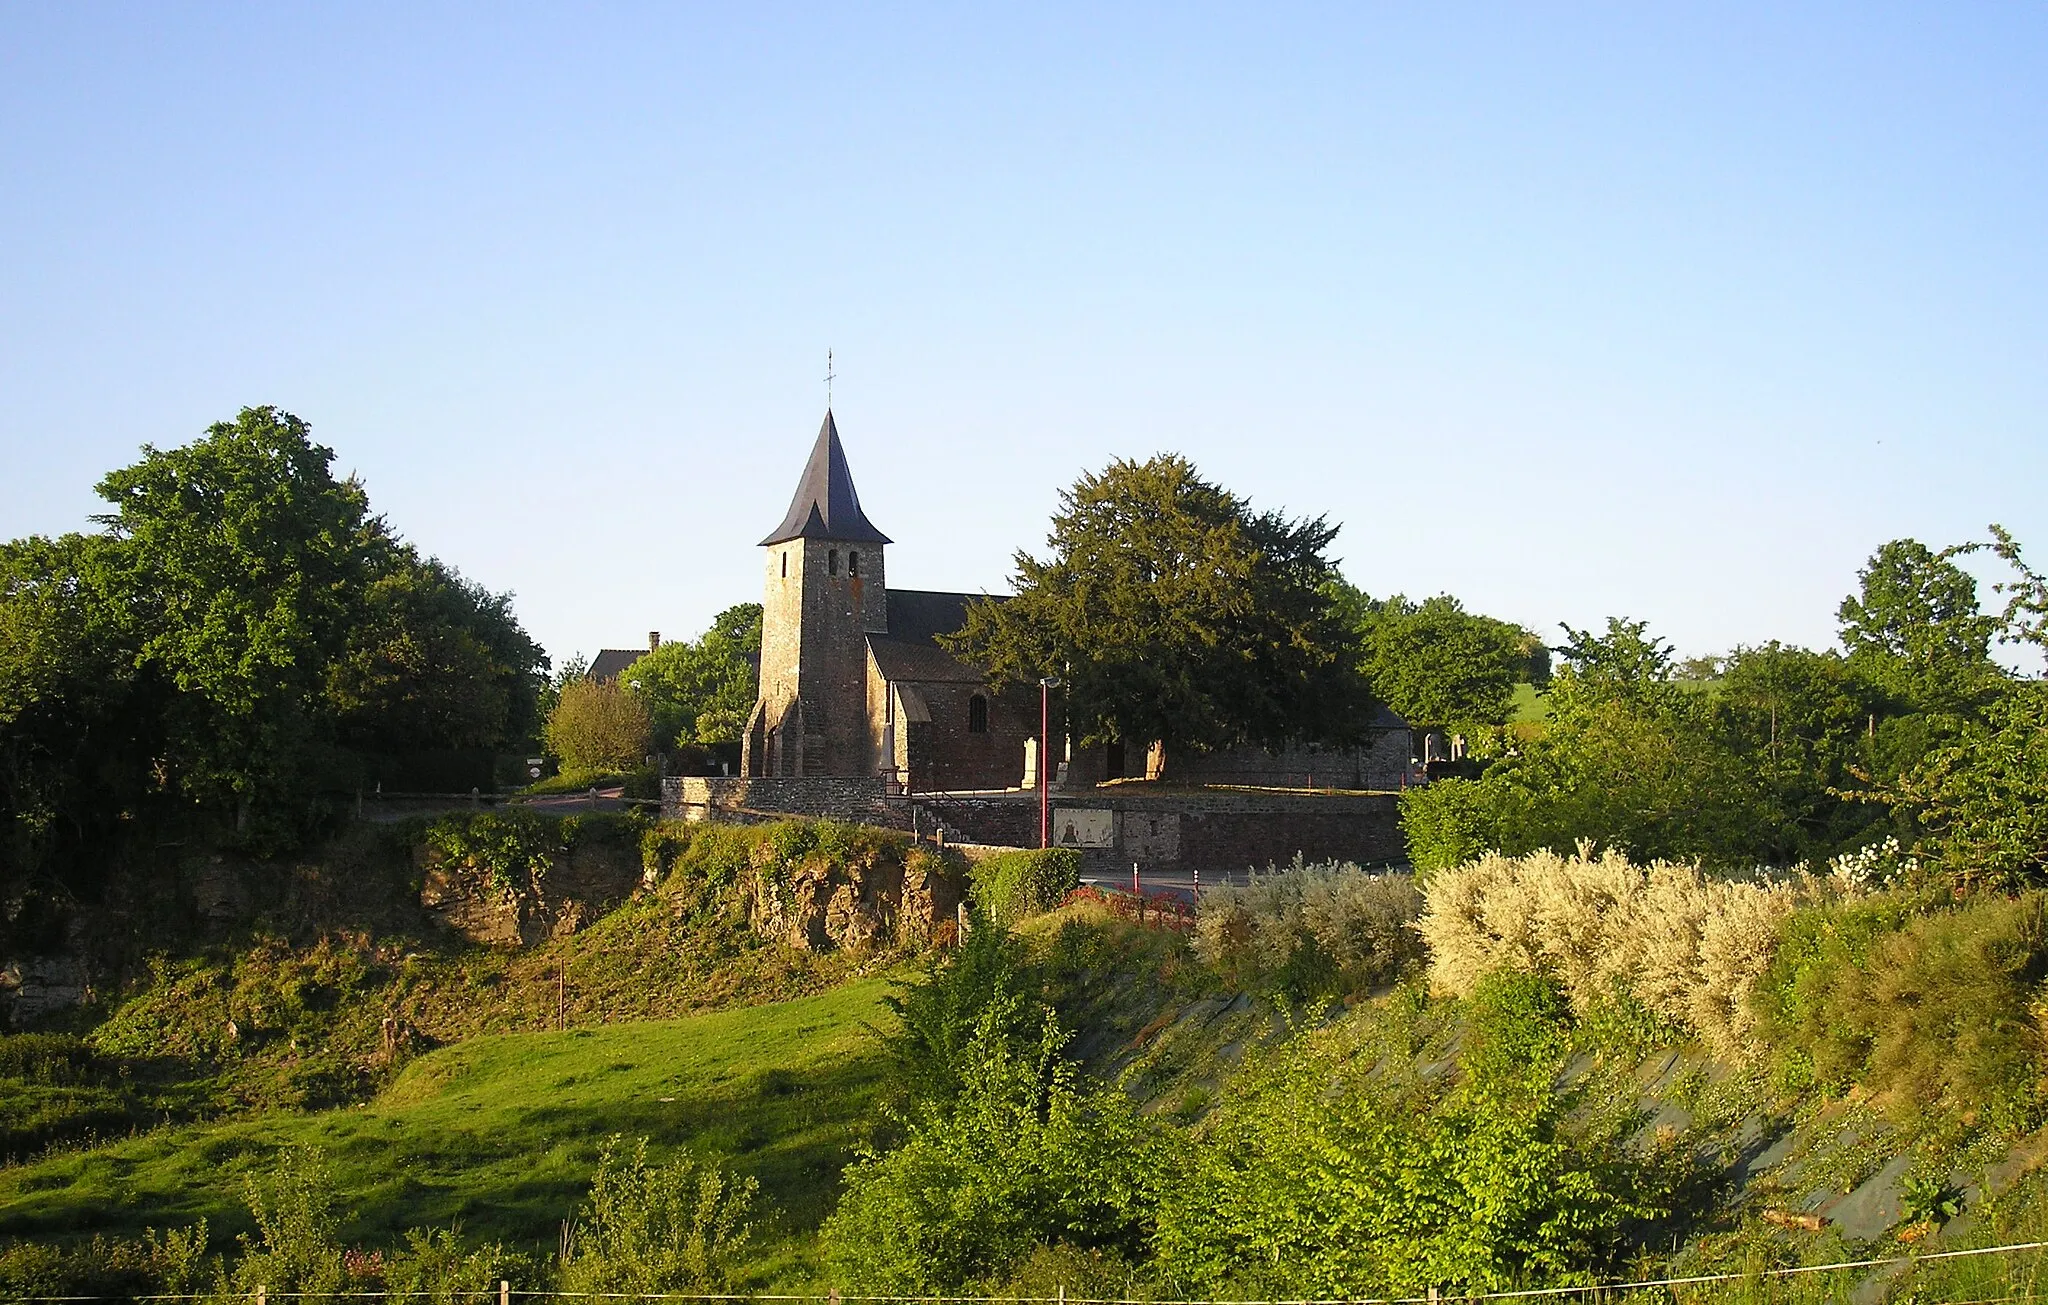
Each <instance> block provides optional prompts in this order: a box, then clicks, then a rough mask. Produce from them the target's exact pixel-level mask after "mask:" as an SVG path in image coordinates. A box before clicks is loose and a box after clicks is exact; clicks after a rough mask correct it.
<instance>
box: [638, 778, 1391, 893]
mask: <svg viewBox="0 0 2048 1305" xmlns="http://www.w3.org/2000/svg"><path fill="white" fill-rule="evenodd" d="M913 804H914V805H915V806H916V808H917V810H918V815H919V821H918V823H919V824H920V825H921V826H922V827H924V828H926V829H930V828H932V827H933V826H934V824H935V823H936V822H937V821H943V822H944V823H945V824H946V825H947V826H949V827H951V828H952V829H954V830H957V831H959V832H960V833H961V834H964V835H965V836H966V837H967V838H968V839H969V840H971V841H973V842H976V843H986V844H994V845H999V846H1005V847H1035V846H1037V844H1038V801H1037V798H1036V797H1035V795H1033V794H1029V793H1016V794H989V795H986V796H980V797H959V796H950V795H949V796H919V797H915V798H912V799H905V798H902V797H891V796H890V795H889V794H888V792H887V786H886V785H885V784H884V782H883V781H882V780H881V779H880V778H879V777H877V778H873V779H868V778H861V779H833V778H808V779H806V778H787V779H744V778H740V777H737V776H735V777H729V778H728V777H710V778H700V777H695V776H682V777H672V778H670V779H668V780H667V781H665V783H664V787H663V804H662V814H663V815H664V816H665V817H667V818H669V819H672V820H763V819H773V818H775V817H777V816H811V817H827V818H831V819H835V820H851V821H858V822H861V823H864V824H873V825H882V826H885V827H887V828H892V829H908V828H910V827H911V821H912V815H911V809H912V806H913ZM1052 814H1053V830H1054V837H1055V841H1060V840H1062V839H1063V838H1064V837H1065V832H1066V831H1067V830H1068V828H1069V827H1072V828H1074V829H1076V830H1078V831H1080V832H1079V833H1078V835H1077V836H1076V838H1075V841H1074V843H1073V844H1070V845H1076V846H1078V849H1079V850H1080V852H1081V858H1082V865H1083V867H1084V868H1085V869H1086V870H1087V871H1088V872H1089V873H1091V874H1105V875H1120V874H1123V873H1127V872H1128V871H1129V869H1130V866H1131V863H1132V862H1133V861H1136V862H1138V863H1139V865H1140V866H1141V867H1142V868H1144V869H1147V870H1177V871H1188V870H1195V869H1199V870H1201V871H1202V872H1204V873H1207V874H1219V875H1220V874H1226V873H1227V874H1241V873H1242V872H1244V871H1245V870H1247V869H1254V868H1256V869H1263V868H1265V867H1266V866H1268V865H1285V864H1286V863H1288V862H1289V861H1291V860H1293V859H1294V857H1295V856H1296V855H1300V856H1302V857H1305V858H1307V859H1308V860H1311V861H1323V860H1343V861H1356V862H1359V863H1360V864H1387V863H1395V862H1400V861H1403V860H1405V859H1406V856H1407V848H1406V845H1405V843H1404V841H1403V839H1402V836H1401V822H1400V808H1399V805H1398V801H1397V799H1396V798H1395V797H1394V796H1393V795H1392V794H1346V795H1333V794H1308V793H1304V794H1299V795H1294V794H1276V793H1205V792H1187V793H1128V794H1127V793H1118V792H1116V791H1114V790H1113V789H1107V790H1095V791H1090V792H1084V793H1063V794H1056V795H1055V796H1054V798H1053V802H1052Z"/></svg>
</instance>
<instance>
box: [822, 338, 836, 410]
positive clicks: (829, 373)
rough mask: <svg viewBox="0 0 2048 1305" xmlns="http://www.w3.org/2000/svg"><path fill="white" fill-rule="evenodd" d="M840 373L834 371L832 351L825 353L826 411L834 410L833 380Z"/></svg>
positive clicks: (828, 350)
mask: <svg viewBox="0 0 2048 1305" xmlns="http://www.w3.org/2000/svg"><path fill="white" fill-rule="evenodd" d="M838 374H839V373H837V372H835V371H833V370H832V351H831V350H830V349H827V350H826V351H825V411H827V412H830V411H831V410H832V380H833V378H834V377H836V376H837V375H838Z"/></svg>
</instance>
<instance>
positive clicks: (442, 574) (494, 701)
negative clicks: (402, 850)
mask: <svg viewBox="0 0 2048 1305" xmlns="http://www.w3.org/2000/svg"><path fill="white" fill-rule="evenodd" d="M357 602H358V612H359V615H358V616H357V618H356V620H355V622H354V623H353V626H352V628H351V629H350V631H349V635H348V641H347V643H346V645H345V646H344V647H343V649H342V651H341V653H340V654H339V655H338V656H336V657H335V658H334V660H332V661H330V662H328V663H327V676H326V685H325V695H326V699H327V706H328V708H329V709H330V710H331V711H332V712H333V714H334V717H335V722H336V725H337V728H338V731H339V737H340V739H341V740H342V741H343V742H344V743H346V744H348V745H350V746H352V747H356V748H360V749H362V750H365V751H369V752H376V753H385V754H402V753H406V752H414V751H423V750H428V749H435V748H497V747H503V746H506V745H509V744H514V743H517V742H518V741H520V740H521V739H525V738H530V737H532V736H533V733H534V731H535V729H536V727H537V726H538V724H539V721H538V719H537V718H536V717H535V715H534V701H535V698H536V695H537V693H538V691H539V686H540V683H541V676H542V673H543V671H544V668H545V667H546V665H547V657H546V655H545V654H544V653H542V652H541V649H540V646H539V645H538V644H536V643H534V642H533V640H532V639H530V638H529V637H527V634H526V631H525V630H524V629H522V628H521V627H520V625H519V622H518V620H517V618H516V617H514V616H513V614H512V599H511V595H510V594H493V593H491V592H489V591H488V590H486V589H484V588H483V587H482V586H480V585H477V584H474V583H472V582H471V581H469V580H466V579H464V578H463V577H462V576H461V575H460V574H459V573H457V572H456V571H455V570H454V569H453V568H452V567H449V566H446V565H444V564H443V563H441V562H439V561H436V560H434V559H432V558H426V559H422V558H420V557H419V556H418V555H417V554H416V553H414V552H413V550H412V549H410V548H400V549H398V550H396V551H395V553H394V556H393V558H392V559H391V563H390V565H389V569H388V570H386V571H385V573H384V574H382V575H379V576H378V577H377V578H376V579H374V580H372V581H371V582H370V583H369V584H368V585H367V586H365V587H364V589H363V591H362V593H361V594H360V595H359V597H358V599H357Z"/></svg>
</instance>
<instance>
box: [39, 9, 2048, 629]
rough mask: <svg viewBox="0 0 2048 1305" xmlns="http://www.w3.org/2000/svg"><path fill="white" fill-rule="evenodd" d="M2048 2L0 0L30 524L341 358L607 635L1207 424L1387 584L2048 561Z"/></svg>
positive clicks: (350, 434)
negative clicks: (834, 421)
mask: <svg viewBox="0 0 2048 1305" xmlns="http://www.w3.org/2000/svg"><path fill="white" fill-rule="evenodd" d="M2044 232H2048V8H2043V7H2041V6H2038V5H2021V4H1997V5H1991V4H1956V3H1951V4H1941V5H1926V6H1920V7H1889V6H1883V5H1874V4H1861V5H1854V6H1850V5H1841V6H1830V5H1822V4H1811V5H1800V6H1785V5H1761V4H1759V5H1750V6H1741V5H1734V4H1724V5H1717V6H1712V7H1686V6H1681V5H1662V4H1660V5H1652V6H1645V5H1622V4H1615V5H1610V6H1591V5H1562V4H1556V5H1551V4H1515V5H1501V6H1459V5H1427V6H1425V5H1411V6H1404V7H1391V6H1386V7H1382V6H1368V5H1344V6H1333V7H1328V8H1310V7H1287V6H1277V5H1261V6H1256V7H1253V6H1244V7H1238V8H1225V7H1215V6H1199V5H1174V6H1160V7H1138V6H1117V7H1106V6H1102V5H1081V6H1072V7H1060V6H1055V5H1050V4H1036V5H1031V6H1022V7H1016V8H1008V9H1005V8H999V7H996V6H951V7H944V8H940V7H933V8H928V9H918V8H907V7H888V8H879V7H878V8H862V7H858V6H847V5H832V6H819V7H790V6H773V5H747V6H738V5H722V6H703V7H695V8H692V7H686V6H682V5H674V4H662V5H646V6H634V5H623V4H614V5H573V6H571V5H563V6H554V7H526V6H517V5H511V4H492V5H482V4H475V5H459V6H458V5H434V4H420V3H408V4H404V5H390V6H381V7H380V6H377V5H373V4H353V5H347V6H310V5H280V4H262V5H255V4H252V5H248V6H222V5H202V4H189V5H178V6H166V5H133V6H126V5H111V4H100V5H93V4H76V5H51V4H40V3H36V4H28V3H8V4H4V5H0V532H4V534H5V535H6V536H9V537H11V536H16V535H21V534H26V533H30V532H55V531H62V530H69V529H76V528H80V527H81V526H82V525H83V524H84V522H85V518H86V516H87V515H88V514H89V513H90V512H92V511H93V510H95V500H94V498H93V496H92V493H91V486H92V484H93V483H94V482H95V481H96V480H97V479H98V477H99V476H100V475H101V474H103V473H104V472H105V471H106V470H108V469H110V468H112V467H115V466H118V465H122V464H124V463H126V462H128V461H131V460H132V459H133V457H134V455H135V452H136V449H137V447H138V446H139V445H141V444H142V443H144V442H152V443H155V444H158V445H172V444H177V443H181V442H184V441H185V440H187V439H189V438H191V437H193V436H195V435H197V434H198V433H199V432H200V431H201V430H203V428H204V427H205V426H206V425H207V424H208V423H209V422H211V421H214V420H218V419H220V418H223V417H227V416H230V415H232V414H233V413H234V411H235V410H236V409H237V408H239V407H240V406H242V405H244V404H252V403H274V404H278V405H280V406H282V407H285V408H288V409H290V410H292V411H294V412H296V413H298V414H299V415H300V416H302V417H305V418H306V419H307V420H309V421H311V422H312V423H313V425H314V428H315V431H316V433H317V435H318V436H319V437H320V438H321V439H322V440H323V441H324V442H326V443H328V444H330V445H332V446H333V447H334V448H335V449H336V450H337V451H338V454H339V458H338V462H339V465H340V466H341V467H342V468H343V469H344V470H349V471H354V472H356V473H359V474H360V475H361V476H362V477H363V479H364V480H365V482H366V483H367V485H368V487H369V491H370V494H371V498H372V501H373V503H374V504H375V505H376V506H377V507H378V508H379V509H380V510H382V511H383V512H385V513H386V514H387V515H388V516H389V517H390V519H391V521H392V522H393V523H394V525H396V526H397V528H398V529H399V530H400V531H401V532H402V533H404V534H405V535H407V536H408V537H409V538H411V539H413V540H414V541H415V542H417V543H418V544H420V545H421V546H422V547H424V548H425V549H427V550H429V551H431V552H433V553H436V554H438V555H440V556H442V557H444V558H446V559H448V560H450V561H452V562H454V563H456V564H457V565H459V566H460V567H461V568H462V569H463V570H464V571H465V572H467V573H468V574H470V575H472V576H474V577H475V578H477V579H479V580H481V581H483V582H484V583H486V584H488V585H490V586H491V587H492V588H494V589H511V590H514V591H516V592H517V594H518V607H519V610H520V612H521V614H522V616H523V617H524V619H525V620H526V622H527V624H528V626H529V628H530V629H531V630H533V631H534V633H535V634H536V635H537V636H538V637H539V638H540V639H541V640H542V642H543V643H544V644H546V645H547V647H548V648H549V649H550V651H551V652H554V653H555V654H557V655H558V656H560V655H565V654H568V653H573V652H576V651H578V650H581V651H584V652H589V651H593V650H595V649H596V648H598V647H600V646H630V645H631V644H633V643H636V642H637V641H639V640H640V639H642V638H644V636H645V632H646V631H648V630H650V629H659V630H662V631H663V632H664V633H665V634H667V635H670V636H679V635H689V634H692V633H694V632H696V631H698V630H700V629H702V628H703V627H704V626H705V625H706V624H707V623H708V622H709V620H710V617H711V616H712V614H713V613H715V612H716V611H718V610H719V609H720V608H722V607H724V606H726V605H728V604H730V603H733V602H739V601H745V600H748V599H752V598H754V597H755V596H756V595H757V590H758V587H759V575H760V570H759V562H758V557H757V553H756V550H755V548H754V543H755V541H756V540H757V539H759V538H760V536H761V535H762V533H763V532H764V531H766V530H767V529H768V528H770V527H771V526H773V525H774V523H775V522H776V521H777V520H779V519H780V517H781V514H782V512H783V510H784V508H785V507H786V505H787V501H788V495H789V492H790V490H791V488H792V487H793V485H794V483H795V480H796V477H797V474H798V472H799V471H800V469H801V467H802V464H803V461H804V457H805V454H806V453H807V451H808V448H809V444H810V441H811V439H812V438H813V436H814V435H815V433H816V431H817V427H818V422H819V419H820V417H821V415H822V410H823V407H824V388H823V385H822V383H821V378H822V376H823V373H824V356H825V351H826V349H827V348H828V347H830V348H832V349H833V350H835V351H836V353H837V357H838V360H839V371H840V381H839V383H838V386H837V390H836V407H837V412H838V416H839V423H840V429H841V432H842V434H843V436H844V438H845V441H846V444H847V449H848V454H849V457H850V459H851V462H852V465H853V469H854V473H855V476H856V479H857V481H858V483H859V485H860V489H861V493H862V497H863V500H864V502H865V504H866V506H867V508H868V514H869V516H871V517H872V518H873V519H874V521H875V522H876V523H877V524H878V525H879V526H881V528H882V529H883V530H885V531H887V532H888V533H890V534H891V535H892V536H893V537H894V538H895V539H896V541H897V543H896V544H895V546H894V547H893V548H892V549H891V551H890V556H889V574H890V579H891V581H892V582H893V583H896V584H898V585H903V586H906V587H918V588H945V589H954V588H957V589H968V590H977V589H991V590H1000V589H1001V588H1003V586H1004V583H1005V580H1006V578H1007V576H1008V575H1009V573H1010V569H1011V568H1010V555H1011V554H1012V553H1013V552H1014V551H1015V550H1016V549H1017V548H1019V547H1027V548H1037V547H1039V546H1040V545H1041V543H1042V539H1043V536H1044V533H1045V526H1046V519H1047V517H1048V515H1049V514H1050V512H1051V511H1052V510H1053V508H1054V506H1055V502H1056V498H1057V493H1058V490H1059V489H1060V488H1061V487H1062V486H1064V485H1067V484H1070V483H1071V482H1072V481H1073V479H1074V478H1075V476H1076V475H1077V474H1079V473H1080V472H1081V471H1082V470H1084V469H1090V468H1099V467H1101V466H1103V465H1104V464H1106V463H1107V462H1108V461H1110V460H1111V459H1113V458H1115V457H1119V456H1128V457H1144V456H1147V455H1149V454H1151V453H1154V452H1158V451H1161V450H1173V451H1178V452H1181V453H1184V454H1186V455H1188V456H1189V457H1191V458H1192V459H1194V461H1195V462H1196V463H1197V464H1198V465H1199V466H1200V467H1201V468H1202V469H1203V470H1204V471H1205V472H1206V473H1207V474H1209V475H1210V476H1211V477H1212V478H1213V479H1216V480H1219V481H1221V482H1222V483H1224V484H1225V485H1228V486H1229V487H1231V488H1232V489H1235V490H1237V491H1239V492H1240V493H1243V494H1246V495H1249V496H1250V497H1251V498H1252V499H1253V501H1254V503H1255V504H1257V505H1260V506H1281V507H1285V508H1287V509H1289V510H1291V511H1295V512H1306V513H1327V514H1328V515H1329V516H1330V517H1332V518H1333V519H1335V520H1338V521H1341V522H1342V523H1343V524H1344V530H1343V533H1342V534H1341V535H1340V537H1339V539H1338V545H1337V550H1336V551H1337V552H1338V554H1339V555H1341V556H1342V557H1343V558H1344V559H1345V570H1346V572H1347V573H1348V574H1349V575H1350V576H1351V578H1352V579H1353V580H1354V581H1355V582H1357V583H1358V584H1359V585H1361V586H1362V587H1364V588H1365V589H1366V590H1367V591H1369V592H1371V593H1374V594H1388V593H1393V592H1397V591H1398V592H1406V593H1408V594H1411V595H1417V596H1420V595H1423V594H1428V593H1434V592H1439V591H1449V592H1452V593H1455V594H1457V595H1459V596H1460V597H1462V598H1464V599H1465V600H1466V601H1467V602H1468V603H1469V604H1470V605H1472V606H1474V607H1476V608H1478V609H1480V610H1484V611H1488V612H1492V613H1495V614H1498V615H1501V616H1505V617H1509V618H1512V619H1515V620H1519V621H1522V622H1524V623H1527V624H1530V625H1531V626H1534V627H1536V628H1538V629H1540V630H1543V631H1545V632H1546V633H1550V634H1555V633H1556V626H1555V623H1556V622H1558V621H1560V620H1562V621H1569V622H1571V623H1573V624H1576V625H1586V624H1592V623H1595V622H1598V621H1599V620H1600V619H1601V618H1603V617H1605V616H1608V615H1614V614H1622V615H1629V616H1634V617H1639V618H1647V619H1649V620H1650V621H1651V622H1652V623H1653V626H1654V628H1655V629H1657V630H1658V631H1660V632H1662V633H1663V634H1664V635H1666V636H1667V637H1668V638H1671V639H1672V640H1674V641H1675V642H1676V643H1677V644H1678V645H1679V647H1680V649H1681V650H1682V651H1685V652H1710V651H1719V650H1723V649H1725V648H1727V647H1729V646H1731V645H1733V644H1737V643H1746V642H1757V641H1761V640H1764V639H1768V638H1772V637H1779V638H1785V639H1788V640H1793V641H1798V642H1804V643H1809V644H1814V645H1824V644H1826V643H1828V642H1829V641H1830V640H1831V639H1832V637H1833V616H1832V614H1833V610H1834V607H1835V604H1836V603H1837V602H1838V601H1839V600H1840V598H1841V596H1842V595H1843V594H1844V593H1845V592H1847V591H1848V590H1849V588H1850V587H1851V586H1852V585H1853V583H1854V575H1855V571H1856V568H1857V566H1858V565H1859V564H1860V562H1861V561H1862V560H1863V559H1864V558H1865V557H1866V556H1867V555H1868V554H1869V553H1870V552H1871V550H1872V549H1874V548H1875V547H1876V546H1877V545H1878V544H1879V543H1881V542H1883V541H1884V540H1886V539H1890V538H1895V537H1898V536H1903V535H1912V536H1916V537H1919V538H1922V539H1925V540H1927V541H1928V542H1930V543H1934V544H1941V543H1948V542H1954V541H1958V540H1962V539H1967V538H1973V537H1981V536H1982V535H1983V533H1984V526H1985V524H1986V523H1987V522H1990V521H1999V522H2002V523H2003V524H2005V525H2007V526H2008V527H2010V528H2012V529H2013V530H2015V531H2016V532H2017V533H2018V534H2019V535H2020V537H2021V538H2022V540H2024V541H2031V542H2032V543H2033V544H2034V549H2035V552H2036V554H2037V555H2038V556H2039V557H2040V558H2042V559H2044V560H2048V499H2044V495H2043V493H2042V489H2043V485H2044V475H2043V473H2044V471H2048V293H2044V292H2048V241H2044V238H2043V233H2044Z"/></svg>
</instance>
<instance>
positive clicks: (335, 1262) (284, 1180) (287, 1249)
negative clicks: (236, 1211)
mask: <svg viewBox="0 0 2048 1305" xmlns="http://www.w3.org/2000/svg"><path fill="white" fill-rule="evenodd" d="M247 1193H248V1201H249V1214H250V1217H251V1218H253V1219H254V1220H255V1221H256V1235H255V1237H253V1238H252V1237H250V1236H249V1234H247V1233H243V1234H242V1235H241V1236H240V1237H239V1238H238V1239H237V1240H238V1241H239V1242H240V1243H241V1245H242V1258H241V1260H240V1262H239V1263H237V1264H236V1265H235V1269H234V1273H233V1274H232V1275H229V1274H226V1273H223V1274H222V1275H221V1278H220V1281H219V1282H218V1284H217V1285H216V1287H215V1292H214V1294H215V1295H216V1296H220V1297H226V1296H230V1295H239V1296H242V1297H247V1296H249V1295H250V1294H251V1293H253V1292H254V1291H255V1290H256V1288H258V1287H268V1288H269V1289H270V1290H271V1291H296V1292H338V1291H340V1290H341V1289H342V1288H343V1287H344V1286H346V1285H347V1278H348V1271H347V1269H346V1268H345V1267H344V1265H343V1263H342V1250H341V1246H340V1245H339V1244H338V1243H337V1242H336V1241H335V1237H334V1233H335V1226H336V1223H337V1220H336V1217H335V1197H334V1181H333V1177H332V1175H331V1174H330V1173H329V1172H328V1168H327V1158H326V1156H324V1155H323V1154H321V1152H319V1151H318V1150H316V1149H314V1148H311V1147H286V1148H285V1149H283V1150H281V1151H279V1152H278V1153H277V1157H276V1159H275V1160H274V1161H273V1162H272V1166H271V1168H270V1170H269V1171H268V1172H267V1173H257V1174H251V1175H250V1176H249V1180H248V1187H247Z"/></svg>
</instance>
